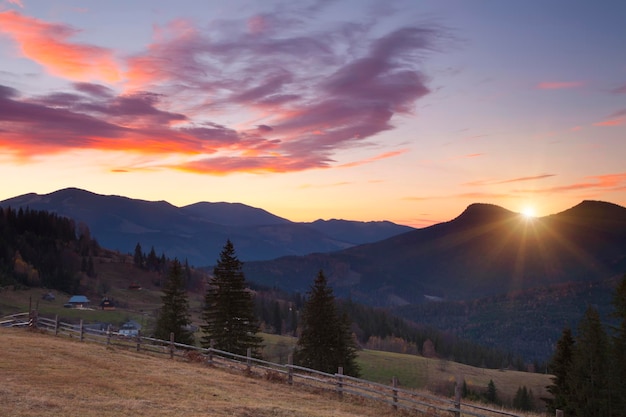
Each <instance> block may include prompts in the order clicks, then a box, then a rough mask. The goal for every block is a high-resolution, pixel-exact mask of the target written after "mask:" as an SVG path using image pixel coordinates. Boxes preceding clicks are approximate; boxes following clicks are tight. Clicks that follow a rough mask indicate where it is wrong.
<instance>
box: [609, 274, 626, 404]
mask: <svg viewBox="0 0 626 417" xmlns="http://www.w3.org/2000/svg"><path fill="white" fill-rule="evenodd" d="M612 303H613V307H614V311H613V314H612V316H613V317H614V318H616V319H617V320H618V325H617V326H616V327H615V328H613V331H614V332H613V337H612V340H613V346H612V347H613V349H612V358H613V361H614V363H613V364H612V366H611V371H612V372H611V386H612V387H613V392H612V398H611V408H612V410H622V411H621V412H622V413H626V380H625V379H624V377H625V376H626V275H624V277H623V278H622V280H621V281H620V283H619V284H618V286H617V288H616V289H615V294H614V296H613V302H612ZM617 415H619V413H618V414H617Z"/></svg>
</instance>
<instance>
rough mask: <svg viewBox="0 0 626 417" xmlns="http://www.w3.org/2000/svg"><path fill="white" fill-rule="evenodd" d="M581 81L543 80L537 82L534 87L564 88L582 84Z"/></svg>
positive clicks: (546, 88)
mask: <svg viewBox="0 0 626 417" xmlns="http://www.w3.org/2000/svg"><path fill="white" fill-rule="evenodd" d="M583 85H584V83H583V82H582V81H545V82H541V83H539V84H537V85H536V86H535V88H538V89H540V90H561V89H565V88H577V87H581V86H583Z"/></svg>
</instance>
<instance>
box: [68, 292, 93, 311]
mask: <svg viewBox="0 0 626 417" xmlns="http://www.w3.org/2000/svg"><path fill="white" fill-rule="evenodd" d="M89 303H90V301H89V298H87V297H85V296H84V295H73V296H71V297H70V299H69V300H68V302H67V303H66V304H65V305H63V307H67V308H85V307H87V306H88V305H89Z"/></svg>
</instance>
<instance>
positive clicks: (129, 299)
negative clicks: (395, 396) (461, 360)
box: [0, 288, 551, 404]
mask: <svg viewBox="0 0 626 417" xmlns="http://www.w3.org/2000/svg"><path fill="white" fill-rule="evenodd" d="M44 292H45V291H44V290H42V289H29V290H20V291H12V290H9V291H7V290H4V291H2V292H0V316H3V315H7V314H12V313H16V312H25V311H28V307H29V304H30V305H31V306H32V308H38V309H39V311H40V314H42V315H44V316H46V317H54V315H57V314H58V315H59V317H60V318H62V319H63V320H74V321H75V320H79V319H83V320H84V321H85V322H104V323H114V324H116V325H119V324H121V323H123V322H124V321H126V320H128V319H133V320H136V321H137V322H139V323H142V324H147V323H148V322H149V321H150V320H151V317H150V316H149V315H147V314H142V313H141V311H142V310H143V311H151V310H150V309H151V308H155V306H158V304H157V303H156V301H155V300H160V295H161V292H160V290H158V289H143V290H141V291H131V290H127V289H119V288H118V289H117V290H116V294H118V295H117V297H122V296H124V298H123V299H124V300H125V302H126V303H127V304H128V305H131V306H134V307H135V309H117V310H114V311H102V310H98V309H95V310H74V309H68V308H64V307H63V304H64V303H65V302H66V301H67V298H68V296H67V295H64V294H59V293H56V295H57V297H56V300H54V301H44V300H42V299H41V295H42V294H43V293H44ZM199 302H200V300H195V301H194V303H199ZM144 309H145V310H144ZM200 336H201V334H200V333H198V334H197V337H196V339H197V340H199V339H200ZM262 336H263V338H264V345H265V348H264V351H263V356H264V358H265V359H266V360H269V361H272V362H277V363H282V364H285V363H287V358H288V355H289V353H290V352H291V351H292V350H293V347H294V345H295V344H296V341H297V339H296V338H293V337H288V336H278V335H271V334H262ZM357 361H358V363H359V365H360V366H361V369H362V377H363V378H364V379H367V380H370V381H374V382H379V383H382V384H390V383H391V380H392V377H394V376H395V377H397V378H398V380H399V383H400V386H401V387H404V388H411V389H425V390H429V391H431V392H434V393H437V394H442V395H450V396H451V395H452V394H453V390H454V383H455V381H456V380H457V378H458V379H459V380H465V382H466V384H467V386H468V388H469V389H471V390H473V391H475V392H481V391H484V390H485V389H486V387H487V384H488V383H489V380H493V381H494V384H495V386H496V388H497V390H498V395H499V396H500V398H501V399H502V400H503V401H504V402H505V403H511V401H512V398H513V397H514V396H515V393H516V391H517V389H518V388H519V387H521V386H526V388H527V389H531V390H532V392H533V395H534V397H535V399H536V402H537V403H539V404H541V403H540V401H539V398H540V397H542V396H545V395H546V394H547V393H546V390H545V387H546V386H547V385H549V384H550V382H551V381H550V376H549V375H544V374H534V373H527V372H517V371H509V370H504V371H501V370H493V369H482V368H475V367H471V366H467V365H462V364H458V363H455V362H450V361H445V360H439V359H430V358H424V357H421V356H416V355H404V354H397V353H391V352H381V351H372V350H362V351H359V355H358V359H357Z"/></svg>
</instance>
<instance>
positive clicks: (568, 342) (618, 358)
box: [544, 275, 626, 417]
mask: <svg viewBox="0 0 626 417" xmlns="http://www.w3.org/2000/svg"><path fill="white" fill-rule="evenodd" d="M612 306H613V313H612V316H613V318H615V319H616V320H617V323H618V324H617V325H612V326H608V328H606V326H605V325H603V323H602V321H601V320H600V315H599V313H598V310H597V309H596V308H595V307H594V306H588V307H587V310H586V311H585V314H584V316H583V318H582V320H581V321H580V323H579V324H578V328H577V329H576V330H577V332H576V333H574V332H573V331H572V329H571V328H569V327H565V328H564V329H563V332H562V334H561V337H560V339H559V340H558V342H557V344H556V349H555V352H554V355H553V356H552V359H551V360H550V363H549V365H548V369H549V372H550V373H551V374H552V375H554V376H553V378H552V382H553V383H552V384H551V385H550V386H548V387H547V390H548V392H549V393H550V394H552V397H551V398H545V399H544V401H546V404H547V406H548V409H549V410H550V411H551V412H554V410H557V409H558V410H563V411H564V413H565V415H566V416H581V417H582V416H585V417H595V416H598V417H600V416H615V417H617V416H624V415H626V379H624V378H625V377H626V275H625V276H624V278H623V279H622V280H621V282H620V283H619V284H618V286H617V288H616V290H615V293H614V297H613V300H612Z"/></svg>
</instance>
